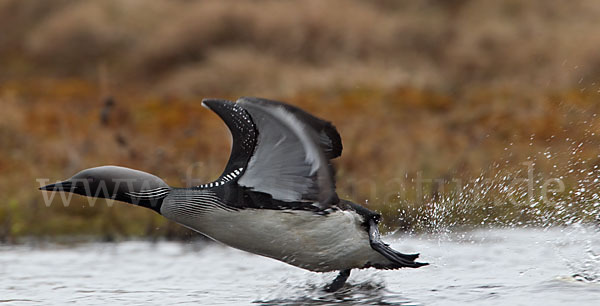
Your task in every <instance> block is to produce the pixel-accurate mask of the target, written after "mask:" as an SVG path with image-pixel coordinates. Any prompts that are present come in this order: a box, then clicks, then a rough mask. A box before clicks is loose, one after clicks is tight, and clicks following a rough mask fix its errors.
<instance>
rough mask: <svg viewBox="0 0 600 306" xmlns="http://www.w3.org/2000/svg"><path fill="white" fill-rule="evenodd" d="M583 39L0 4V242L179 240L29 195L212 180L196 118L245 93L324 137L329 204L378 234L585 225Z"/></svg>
mask: <svg viewBox="0 0 600 306" xmlns="http://www.w3.org/2000/svg"><path fill="white" fill-rule="evenodd" d="M599 26H600V3H599V2H597V1H584V0H573V1H543V0H535V1H517V0H505V1H469V0H451V1H450V0H446V1H444V0H439V1H434V0H429V1H418V2H417V1H392V0H374V1H317V0H309V1H269V0H254V1H193V0H169V1H167V0H156V1H142V0H127V1H117V0H106V1H99V0H98V1H85V0H81V1H73V0H46V1H21V0H0V29H2V33H1V34H0V67H1V69H0V114H1V115H0V119H1V120H0V173H1V175H0V240H3V241H9V242H10V241H18V240H19V239H20V238H23V237H31V236H35V237H40V238H47V239H50V238H51V239H56V238H57V237H66V236H72V235H77V236H79V237H87V238H90V237H91V238H93V239H98V238H101V239H107V240H111V239H122V238H127V237H154V238H159V237H168V238H177V237H179V238H181V237H183V238H186V237H191V236H192V234H191V233H190V232H188V231H187V230H184V229H182V228H180V227H179V226H177V225H175V224H172V223H168V222H166V221H165V220H164V219H163V218H161V217H160V216H158V215H156V214H154V213H153V212H151V211H146V210H143V209H139V208H135V207H133V206H128V205H126V204H121V203H114V205H113V204H112V203H110V202H106V201H104V200H99V201H98V202H96V203H95V205H93V207H91V206H90V204H89V203H88V202H87V201H86V200H85V199H83V198H81V197H75V198H74V200H73V201H72V202H71V203H70V205H69V206H68V207H64V205H63V203H62V201H61V200H60V198H58V197H57V199H55V200H54V201H53V202H52V203H51V205H50V206H49V207H48V206H47V205H45V203H44V200H43V199H44V198H43V195H42V194H41V192H39V191H38V190H37V187H39V183H38V182H37V181H36V179H38V178H46V179H49V180H52V181H56V180H60V179H64V178H67V177H70V176H71V175H73V174H74V173H76V172H77V171H79V170H81V169H84V168H89V167H93V166H99V165H106V164H114V165H121V166H126V167H131V168H135V169H140V170H144V171H148V172H151V173H153V174H156V175H158V176H160V177H163V178H166V179H167V182H168V183H170V184H171V185H174V186H185V185H186V184H188V183H189V178H193V179H195V180H197V183H200V182H205V181H209V180H211V179H214V178H216V177H217V176H218V175H219V174H220V172H221V170H222V169H223V167H224V165H225V163H226V161H227V157H228V153H229V146H230V144H229V142H230V140H229V139H230V136H229V132H228V130H227V129H226V127H225V125H224V124H223V123H222V122H221V121H220V119H218V118H217V116H216V115H215V114H213V113H211V112H210V111H208V110H206V109H204V108H202V107H201V106H200V101H201V99H202V98H204V97H220V98H230V99H236V98H237V97H239V96H244V95H248V96H260V97H267V98H271V99H278V100H283V101H287V102H289V103H291V104H294V105H297V106H300V107H302V108H304V109H306V110H308V111H310V112H312V113H314V114H316V115H318V116H320V117H323V118H326V119H328V120H331V121H332V122H333V123H334V124H335V125H336V126H337V128H338V130H339V131H340V133H341V135H342V138H343V143H344V153H343V155H342V157H341V158H340V159H339V160H337V161H336V165H337V168H338V183H337V184H338V190H339V194H340V195H341V196H343V197H346V198H351V199H352V200H354V201H356V202H358V203H361V204H364V205H366V206H368V207H369V208H372V209H376V210H378V211H381V212H382V213H383V214H384V217H385V224H386V225H387V226H388V230H394V229H397V228H403V229H409V230H443V229H445V228H449V227H454V226H471V225H482V224H483V225H515V224H517V225H560V224H568V223H572V222H581V221H583V222H592V221H593V220H594V219H596V218H597V215H598V211H599V210H600V208H599V204H598V196H597V191H598V190H599V188H598V183H597V182H598V180H597V179H595V178H596V177H598V171H600V170H598V165H600V155H599V150H598V145H599V144H600V137H599V135H598V134H599V132H600V120H598V117H597V115H596V114H597V113H598V110H599V108H600V104H599V103H598V102H599V100H600V99H599V97H600V35H598V33H597V30H598V28H599ZM550 178H556V179H559V180H561V182H563V183H564V188H563V189H560V188H555V187H556V186H555V187H553V188H555V189H557V191H556V192H553V193H550V199H548V200H543V201H542V198H543V196H544V195H543V194H542V193H541V187H540V186H541V185H542V184H543V182H545V181H546V180H547V179H550ZM515 182H522V184H521V183H515ZM529 183H532V184H533V185H534V188H533V193H532V192H531V190H529V189H528V188H529V187H528V184H529ZM558 189H560V190H558ZM87 238H85V239H87Z"/></svg>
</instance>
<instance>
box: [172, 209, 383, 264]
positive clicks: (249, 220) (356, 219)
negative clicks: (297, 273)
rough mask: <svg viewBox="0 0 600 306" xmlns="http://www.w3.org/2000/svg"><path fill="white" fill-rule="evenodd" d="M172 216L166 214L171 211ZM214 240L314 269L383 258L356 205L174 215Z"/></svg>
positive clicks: (184, 223) (363, 262) (217, 211)
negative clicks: (322, 212) (315, 209)
mask: <svg viewBox="0 0 600 306" xmlns="http://www.w3.org/2000/svg"><path fill="white" fill-rule="evenodd" d="M167 217H168V216H167ZM176 221H178V222H180V223H182V224H183V225H185V226H188V227H190V228H192V229H194V230H197V231H199V232H201V233H203V234H205V235H207V236H209V237H211V238H212V239H214V240H217V241H220V242H222V243H224V244H227V245H229V246H232V247H234V248H238V249H241V250H244V251H248V252H251V253H255V254H260V255H263V256H267V257H271V258H274V259H278V260H281V261H284V262H286V263H289V264H291V265H294V266H298V267H301V268H305V269H308V270H311V271H317V272H326V271H333V270H343V269H348V268H362V267H364V266H365V264H366V263H367V262H369V261H371V262H377V261H381V260H383V258H382V257H381V255H380V254H379V253H377V252H376V251H374V250H373V249H372V248H371V246H370V243H369V236H368V233H367V231H366V230H365V229H364V228H363V227H362V226H361V222H362V217H361V216H360V215H358V214H357V213H355V212H354V211H334V212H332V213H329V214H327V215H319V214H316V213H314V212H310V211H301V210H294V211H285V210H267V209H242V210H239V211H225V210H221V209H215V210H211V211H210V212H207V213H205V214H203V215H202V216H199V217H196V218H193V219H188V220H176Z"/></svg>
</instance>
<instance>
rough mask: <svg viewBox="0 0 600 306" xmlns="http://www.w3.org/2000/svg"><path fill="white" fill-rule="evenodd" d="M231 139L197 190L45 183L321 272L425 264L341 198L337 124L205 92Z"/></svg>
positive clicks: (133, 179)
mask: <svg viewBox="0 0 600 306" xmlns="http://www.w3.org/2000/svg"><path fill="white" fill-rule="evenodd" d="M202 105H203V106H205V107H207V108H208V109H210V110H212V111H214V112H215V113H216V114H217V115H218V116H219V117H220V118H221V119H222V120H223V121H224V122H225V124H226V125H227V127H228V128H229V130H230V132H231V135H232V138H233V143H232V148H231V153H230V158H229V161H228V163H227V165H226V166H225V170H224V171H223V173H222V174H221V176H220V177H219V178H218V179H216V180H215V181H213V182H210V183H207V184H203V185H199V186H195V187H192V188H176V187H171V186H169V185H167V184H166V183H165V182H164V181H163V180H162V179H160V178H159V177H157V176H155V175H152V174H149V173H146V172H142V171H138V170H133V169H129V168H123V167H117V166H102V167H96V168H90V169H86V170H83V171H81V172H79V173H77V174H75V175H74V176H73V177H71V178H70V179H68V180H66V181H63V182H59V183H56V184H50V185H47V186H44V187H41V188H40V189H41V190H47V191H63V192H72V193H75V194H79V195H84V196H88V197H98V198H109V199H114V200H118V201H122V202H126V203H131V204H135V205H138V206H142V207H146V208H149V209H152V210H154V211H156V212H157V213H159V214H161V215H163V216H164V217H166V218H167V219H169V220H172V221H175V222H177V223H179V224H181V225H183V226H185V227H188V228H190V229H192V230H194V231H197V232H199V233H201V234H203V235H206V236H208V237H210V238H212V239H213V240H216V241H219V242H221V243H223V244H226V245H229V246H231V247H234V248H237V249H240V250H244V251H247V252H250V253H254V254H258V255H262V256H266V257H270V258H273V259H277V260H280V261H283V262H285V263H288V264H290V265H294V266H296V267H300V268H303V269H307V270H310V271H314V272H330V271H339V275H338V276H337V277H336V278H335V279H334V280H333V282H332V283H330V284H328V285H327V286H326V287H325V290H327V291H330V292H333V291H336V290H338V289H340V288H341V287H342V286H343V285H344V283H345V282H346V280H347V279H348V277H349V275H350V270H352V269H363V268H370V267H372V268H376V269H399V268H404V267H409V268H418V267H421V266H424V265H427V263H421V262H416V261H415V260H416V259H417V257H418V256H419V255H418V254H403V253H400V252H398V251H396V250H393V249H392V248H390V247H389V246H388V245H387V244H385V243H384V242H383V241H382V240H381V239H380V234H379V230H378V227H377V224H378V222H379V220H380V215H379V214H378V213H376V212H373V211H371V210H369V209H367V208H365V207H363V206H360V205H358V204H355V203H353V202H351V201H347V200H343V199H340V198H339V197H338V195H337V194H336V191H335V180H334V169H333V166H332V162H331V160H332V159H335V158H337V157H339V156H340V155H341V153H342V141H341V138H340V135H339V133H338V132H337V130H336V128H335V127H334V126H333V125H332V124H331V123H330V122H328V121H325V120H322V119H320V118H317V117H315V116H313V115H311V114H309V113H307V112H305V111H303V110H301V109H300V108H297V107H294V106H291V105H288V104H285V103H282V102H277V101H271V100H266V99H260V98H249V97H245V98H240V99H239V100H237V101H236V102H232V101H227V100H220V99H204V100H203V101H202Z"/></svg>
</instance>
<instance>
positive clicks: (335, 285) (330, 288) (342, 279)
mask: <svg viewBox="0 0 600 306" xmlns="http://www.w3.org/2000/svg"><path fill="white" fill-rule="evenodd" d="M350 270H351V269H346V270H342V271H340V274H339V275H338V276H337V277H336V278H335V279H334V280H333V282H331V284H329V285H327V286H325V291H327V292H336V291H338V290H340V288H342V287H343V286H344V284H345V283H346V280H347V279H348V277H349V276H350Z"/></svg>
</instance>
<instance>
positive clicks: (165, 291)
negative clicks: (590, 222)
mask: <svg viewBox="0 0 600 306" xmlns="http://www.w3.org/2000/svg"><path fill="white" fill-rule="evenodd" d="M386 240H387V241H388V242H391V244H392V246H393V247H394V248H396V249H398V250H402V251H403V252H413V251H418V252H420V253H421V254H422V259H423V260H424V261H428V262H430V263H431V265H430V266H427V267H423V268H420V269H405V270H400V271H376V270H361V271H357V270H355V271H353V273H352V275H351V276H350V279H349V281H348V284H347V285H346V286H345V287H344V288H343V289H342V290H340V291H339V292H336V293H325V292H323V291H322V290H321V288H322V287H323V286H324V285H325V284H326V283H327V282H329V281H331V280H332V279H333V278H334V277H335V273H325V274H323V273H312V272H308V271H304V270H301V269H298V268H295V267H292V266H289V265H286V264H284V263H280V262H278V261H275V260H271V259H268V258H264V257H260V256H255V255H252V254H248V253H244V252H241V251H238V250H234V249H231V248H227V247H223V246H221V245H218V244H206V243H201V242H194V243H178V242H158V243H152V242H143V241H142V242H141V241H130V242H121V243H86V244H79V245H75V246H69V247H65V246H59V245H53V244H43V245H40V244H36V245H19V246H7V245H5V246H0V275H1V277H0V302H4V303H10V304H16V305H29V304H36V305H37V304H45V305H48V304H64V303H68V302H78V303H80V304H107V303H110V304H127V305H142V304H192V305H194V304H210V305H215V304H224V305H248V304H265V305H282V304H284V305H285V304H287V305H300V304H306V303H312V304H319V305H324V304H342V303H343V304H353V303H355V304H380V305H453V304H455V305H459V304H460V305H463V304H473V305H519V304H521V305H527V304H546V305H565V304H567V305H575V304H577V305H598V302H599V301H600V232H599V231H597V230H596V229H593V228H586V227H579V226H574V227H567V228H552V229H546V230H544V229H490V230H478V231H473V232H464V233H448V234H436V235H421V236H414V237H408V236H394V237H387V238H386Z"/></svg>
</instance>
